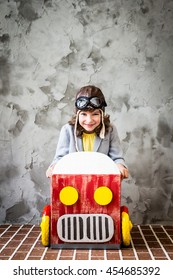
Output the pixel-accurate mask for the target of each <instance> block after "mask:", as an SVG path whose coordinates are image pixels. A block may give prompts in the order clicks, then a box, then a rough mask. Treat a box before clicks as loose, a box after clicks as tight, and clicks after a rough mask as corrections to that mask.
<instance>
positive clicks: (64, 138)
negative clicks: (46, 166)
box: [50, 125, 70, 166]
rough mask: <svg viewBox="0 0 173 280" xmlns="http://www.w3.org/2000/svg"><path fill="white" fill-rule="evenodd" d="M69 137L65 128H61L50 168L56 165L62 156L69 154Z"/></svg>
mask: <svg viewBox="0 0 173 280" xmlns="http://www.w3.org/2000/svg"><path fill="white" fill-rule="evenodd" d="M69 145H70V135H69V132H68V129H67V126H66V125H64V126H63V127H62V128H61V131H60V135H59V140H58V144H57V147H56V152H55V156H54V158H53V161H52V163H51V164H50V166H52V165H54V164H56V163H57V162H58V161H59V160H60V159H61V158H62V157H63V156H65V155H67V154H68V153H69Z"/></svg>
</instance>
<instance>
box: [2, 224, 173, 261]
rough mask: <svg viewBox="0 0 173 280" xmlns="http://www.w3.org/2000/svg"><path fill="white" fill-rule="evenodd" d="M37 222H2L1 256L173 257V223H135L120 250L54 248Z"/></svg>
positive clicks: (17, 258)
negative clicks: (44, 243)
mask: <svg viewBox="0 0 173 280" xmlns="http://www.w3.org/2000/svg"><path fill="white" fill-rule="evenodd" d="M40 236H41V232H40V227H39V226H38V225H7V224H4V225H0V260H173V225H167V226H166V225H140V226H139V225H134V226H133V229H132V232H131V237H132V240H131V245H130V247H128V248H121V249H120V250H78V249H77V250H72V249H71V250H66V249H62V250H60V249H51V248H47V247H43V246H42V244H41V238H40Z"/></svg>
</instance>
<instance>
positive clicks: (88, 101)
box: [75, 96, 107, 110]
mask: <svg viewBox="0 0 173 280" xmlns="http://www.w3.org/2000/svg"><path fill="white" fill-rule="evenodd" d="M75 106H76V107H77V108H78V109H79V110H82V109H87V108H88V107H92V108H94V109H99V108H100V109H101V108H102V107H106V106H107V104H106V102H105V101H103V100H101V99H100V98H99V97H86V96H80V97H79V98H78V99H77V100H76V102H75Z"/></svg>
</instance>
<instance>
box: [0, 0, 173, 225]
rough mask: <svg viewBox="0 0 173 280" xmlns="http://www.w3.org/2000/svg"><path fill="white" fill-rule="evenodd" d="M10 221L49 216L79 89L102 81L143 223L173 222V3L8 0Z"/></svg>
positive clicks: (0, 149)
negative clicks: (60, 145) (54, 167)
mask: <svg viewBox="0 0 173 280" xmlns="http://www.w3.org/2000/svg"><path fill="white" fill-rule="evenodd" d="M0 23H1V27H0V32H1V33H0V118H1V122H0V157H1V160H0V223H39V222H40V216H41V212H42V209H43V206H44V205H45V204H46V203H49V198H50V187H49V180H48V179H47V178H46V176H45V171H46V169H47V167H48V165H49V163H50V162H51V160H52V158H53V156H54V152H55V148H56V144H57V140H58V135H59V131H60V128H61V126H62V125H63V124H64V123H66V122H67V121H68V119H69V118H70V117H71V115H72V114H73V101H74V95H75V94H76V91H77V90H78V89H79V88H80V87H81V86H83V85H86V84H94V85H96V86H99V87H101V89H102V90H103V92H104V94H105V97H106V100H107V103H108V109H107V113H109V114H110V115H111V120H112V122H114V123H115V124H116V125H117V128H118V131H119V136H120V139H121V141H122V147H123V150H124V153H125V158H126V162H127V164H128V166H129V170H130V177H129V179H128V180H126V181H123V185H122V204H126V205H128V207H129V210H130V216H131V218H132V221H133V223H140V224H142V223H143V224H145V223H161V222H162V223H171V222H173V117H172V116H173V74H172V73H173V29H172V26H173V1H171V0H156V1H154V0H137V1H134V0H128V1H126V0H116V1H113V0H107V1H106V0H85V1H80V0H73V1H71V0H64V1H61V0H39V1H38V0H8V1H6V0H1V1H0Z"/></svg>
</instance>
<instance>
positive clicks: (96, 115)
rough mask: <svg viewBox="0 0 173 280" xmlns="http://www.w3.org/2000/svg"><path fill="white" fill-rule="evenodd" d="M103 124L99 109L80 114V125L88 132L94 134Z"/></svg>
mask: <svg viewBox="0 0 173 280" xmlns="http://www.w3.org/2000/svg"><path fill="white" fill-rule="evenodd" d="M100 122H101V112H100V110H99V109H96V110H94V111H81V112H80V113H79V124H80V125H81V126H82V127H83V128H84V129H85V131H87V132H92V131H94V129H95V128H96V127H97V126H99V124H100Z"/></svg>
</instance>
